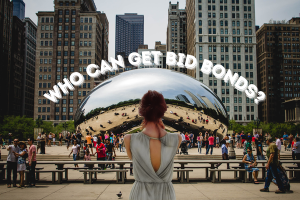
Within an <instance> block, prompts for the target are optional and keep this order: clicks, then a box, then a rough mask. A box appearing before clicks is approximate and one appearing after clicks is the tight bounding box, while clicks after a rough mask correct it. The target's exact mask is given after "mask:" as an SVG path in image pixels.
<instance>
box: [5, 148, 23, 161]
mask: <svg viewBox="0 0 300 200" xmlns="http://www.w3.org/2000/svg"><path fill="white" fill-rule="evenodd" d="M8 147H10V150H9V151H8V155H7V161H10V162H17V161H18V157H16V156H15V154H14V153H13V152H16V153H19V150H20V149H19V146H17V147H15V145H9V146H8Z"/></svg>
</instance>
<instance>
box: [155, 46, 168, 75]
mask: <svg viewBox="0 0 300 200" xmlns="http://www.w3.org/2000/svg"><path fill="white" fill-rule="evenodd" d="M154 48H155V51H160V52H161V53H162V54H163V55H162V56H161V58H160V63H161V65H160V68H163V69H166V68H167V64H166V57H167V45H166V44H162V43H161V41H156V42H155V47H154Z"/></svg>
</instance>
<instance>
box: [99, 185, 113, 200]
mask: <svg viewBox="0 0 300 200" xmlns="http://www.w3.org/2000/svg"><path fill="white" fill-rule="evenodd" d="M110 185H111V183H110V184H108V185H107V186H106V188H105V189H104V190H103V191H102V192H101V193H100V194H99V196H98V197H97V198H96V200H97V199H99V198H100V196H101V195H102V194H103V192H105V190H106V189H107V188H108V186H110Z"/></svg>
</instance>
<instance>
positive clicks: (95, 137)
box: [93, 135, 98, 148]
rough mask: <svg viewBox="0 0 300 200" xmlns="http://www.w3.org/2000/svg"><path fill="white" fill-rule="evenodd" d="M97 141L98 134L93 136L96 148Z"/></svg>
mask: <svg viewBox="0 0 300 200" xmlns="http://www.w3.org/2000/svg"><path fill="white" fill-rule="evenodd" d="M97 141H98V137H97V135H94V137H93V144H94V147H95V148H96V146H97Z"/></svg>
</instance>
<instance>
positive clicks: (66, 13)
mask: <svg viewBox="0 0 300 200" xmlns="http://www.w3.org/2000/svg"><path fill="white" fill-rule="evenodd" d="M63 13H64V12H63V10H58V14H59V15H63ZM71 14H72V15H76V10H71ZM65 15H70V10H65Z"/></svg>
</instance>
